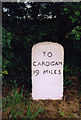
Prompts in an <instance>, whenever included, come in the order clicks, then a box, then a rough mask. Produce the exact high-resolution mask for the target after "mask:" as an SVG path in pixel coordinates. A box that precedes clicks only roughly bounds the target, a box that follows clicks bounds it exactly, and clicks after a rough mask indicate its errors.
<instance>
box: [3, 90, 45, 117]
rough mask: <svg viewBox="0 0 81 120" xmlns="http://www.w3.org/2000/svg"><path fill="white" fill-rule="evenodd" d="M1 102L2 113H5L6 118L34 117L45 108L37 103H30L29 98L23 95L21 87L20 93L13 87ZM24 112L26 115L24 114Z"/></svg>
mask: <svg viewBox="0 0 81 120" xmlns="http://www.w3.org/2000/svg"><path fill="white" fill-rule="evenodd" d="M2 103H3V106H2V108H3V115H5V114H6V117H8V118H30V119H35V118H36V117H37V116H38V114H39V113H40V112H42V111H44V110H45V109H44V108H42V107H39V104H38V105H36V106H33V105H32V103H33V102H32V101H30V98H25V97H24V96H23V89H22V90H21V93H19V92H18V90H16V89H14V90H13V91H12V92H11V93H10V94H9V96H8V97H5V98H3V99H2ZM25 109H26V111H27V112H25ZM24 113H26V115H24Z"/></svg>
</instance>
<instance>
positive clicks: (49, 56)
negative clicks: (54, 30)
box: [32, 42, 64, 100]
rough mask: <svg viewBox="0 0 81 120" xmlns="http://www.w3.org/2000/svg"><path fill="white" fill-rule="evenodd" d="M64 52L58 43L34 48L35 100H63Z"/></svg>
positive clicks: (33, 92) (42, 44)
mask: <svg viewBox="0 0 81 120" xmlns="http://www.w3.org/2000/svg"><path fill="white" fill-rule="evenodd" d="M63 64H64V50H63V47H62V46H61V45H60V44H58V43H53V42H42V43H38V44H36V45H34V46H33V48H32V98H33V100H38V99H41V100H45V99H53V100H58V99H62V98H63Z"/></svg>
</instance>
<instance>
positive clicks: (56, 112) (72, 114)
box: [33, 90, 80, 119]
mask: <svg viewBox="0 0 81 120" xmlns="http://www.w3.org/2000/svg"><path fill="white" fill-rule="evenodd" d="M38 103H39V104H40V107H43V108H45V111H44V112H43V113H41V114H39V118H50V119H51V118H76V119H77V118H78V119H79V117H80V111H79V94H78V91H77V90H67V91H66V93H64V99H63V100H37V101H36V100H33V106H36V105H37V104H38ZM39 118H38V119H39Z"/></svg>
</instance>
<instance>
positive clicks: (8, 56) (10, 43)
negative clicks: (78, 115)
mask: <svg viewBox="0 0 81 120" xmlns="http://www.w3.org/2000/svg"><path fill="white" fill-rule="evenodd" d="M2 12H3V13H2V15H3V16H2V17H3V21H2V22H3V25H2V59H3V62H2V78H3V90H4V91H7V87H8V93H6V94H5V92H3V115H4V116H6V117H8V118H16V117H18V118H22V117H26V118H29V117H30V118H36V117H37V116H38V113H40V112H41V111H42V110H43V108H41V107H38V106H36V107H35V108H33V106H32V102H28V101H29V99H28V100H26V98H25V96H23V91H21V92H20V93H19V92H18V91H17V90H16V89H17V88H22V86H24V89H25V90H28V92H31V49H32V46H33V45H34V44H36V43H39V42H44V41H51V42H58V43H60V44H61V45H63V47H64V56H65V58H64V90H65V91H67V90H68V89H75V90H78V89H79V88H81V85H80V81H79V77H80V73H81V67H80V61H81V2H79V3H78V2H76V3H59V2H58V3H52V2H51V3H50V2H49V3H46V2H45V3H44V2H42V3H40V2H37V3H36V2H32V3H27V4H26V3H24V2H23V3H21V2H19V3H17V2H13V3H11V2H3V3H2ZM0 58H1V57H0ZM14 89H15V90H14ZM10 91H13V92H12V93H11V92H10ZM7 94H8V95H7ZM27 94H29V93H27ZM68 94H69V93H68ZM14 106H15V107H14ZM67 106H68V104H67ZM24 107H25V108H24ZM24 109H25V110H24ZM32 109H33V111H32ZM7 111H9V112H7ZM16 111H18V112H16ZM59 111H60V112H58V114H59V115H60V116H61V117H63V118H64V117H65V113H64V112H63V110H62V109H61V110H59ZM25 112H26V114H25ZM70 112H71V111H70ZM66 113H67V112H66ZM24 114H25V115H24ZM66 116H67V115H66ZM68 116H69V117H70V118H73V117H74V116H75V115H74V114H73V113H70V114H69V115H68Z"/></svg>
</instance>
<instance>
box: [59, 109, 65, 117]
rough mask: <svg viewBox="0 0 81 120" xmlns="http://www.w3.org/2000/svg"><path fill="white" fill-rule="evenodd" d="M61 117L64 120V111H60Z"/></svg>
mask: <svg viewBox="0 0 81 120" xmlns="http://www.w3.org/2000/svg"><path fill="white" fill-rule="evenodd" d="M59 112H60V115H61V116H62V117H63V118H64V112H63V111H62V110H60V111H59Z"/></svg>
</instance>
